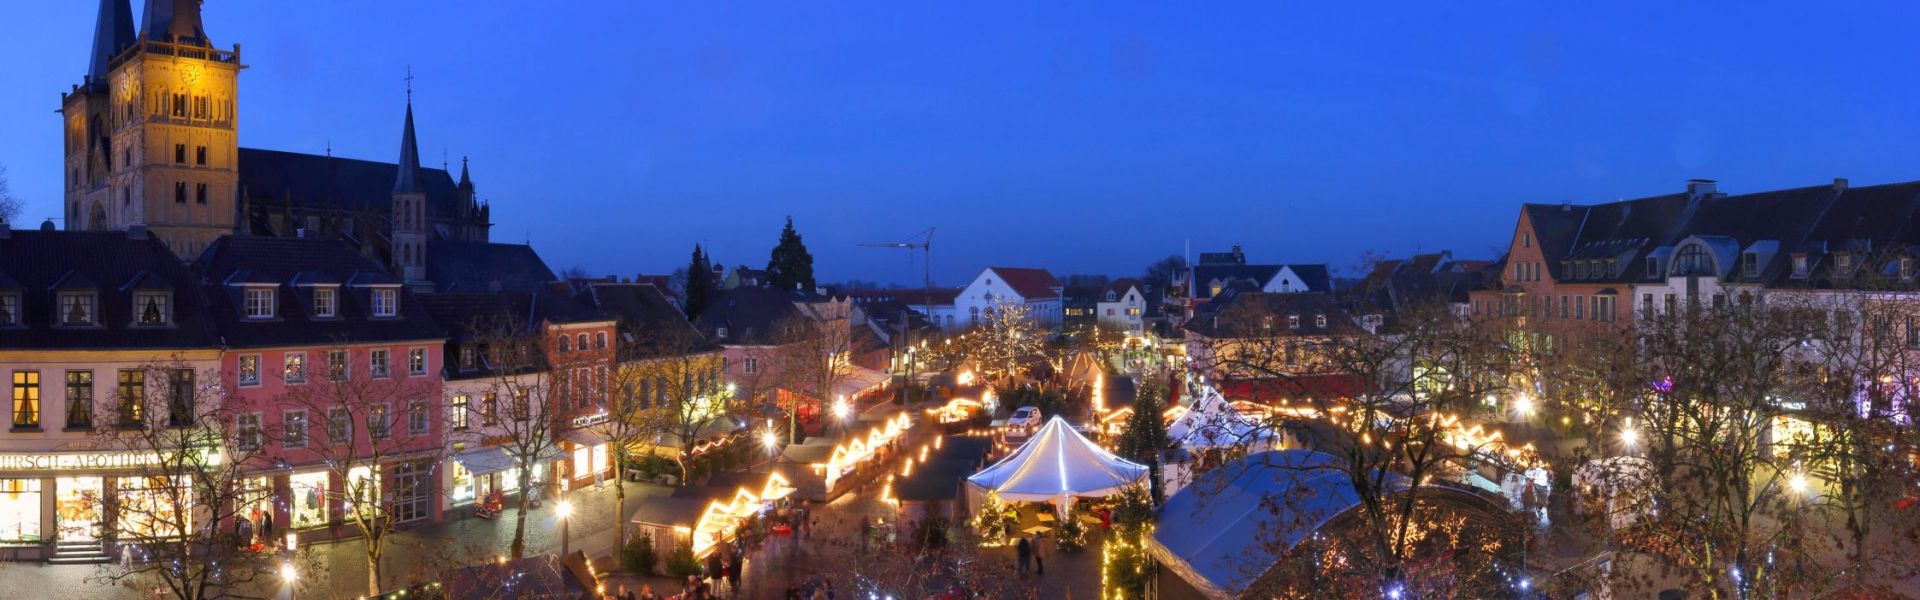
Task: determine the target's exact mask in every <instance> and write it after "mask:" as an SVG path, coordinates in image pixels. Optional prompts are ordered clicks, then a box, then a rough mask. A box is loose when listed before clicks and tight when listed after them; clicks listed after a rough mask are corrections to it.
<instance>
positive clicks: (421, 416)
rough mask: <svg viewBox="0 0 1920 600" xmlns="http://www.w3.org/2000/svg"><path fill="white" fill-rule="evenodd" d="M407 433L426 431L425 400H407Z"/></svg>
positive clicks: (420, 433) (419, 433) (422, 433)
mask: <svg viewBox="0 0 1920 600" xmlns="http://www.w3.org/2000/svg"><path fill="white" fill-rule="evenodd" d="M407 433H409V434H412V435H425V434H426V433H427V401H425V400H409V401H407Z"/></svg>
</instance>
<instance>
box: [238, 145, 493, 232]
mask: <svg viewBox="0 0 1920 600" xmlns="http://www.w3.org/2000/svg"><path fill="white" fill-rule="evenodd" d="M239 162H240V165H239V166H240V169H239V170H240V195H241V197H242V198H246V199H249V201H253V202H273V203H280V202H286V201H288V199H289V198H291V199H292V202H293V204H294V205H296V206H313V207H315V208H322V209H327V210H339V211H370V212H374V213H379V214H382V215H388V214H392V211H393V191H394V180H395V178H396V176H397V175H399V173H400V166H399V165H398V164H395V163H390V162H379V161H371V160H358V159H352V158H340V157H337V156H323V155H318V154H302V153H298V152H282V151H279V150H263V149H260V148H241V149H240V157H239ZM416 177H417V179H416V180H415V182H416V184H417V185H419V187H420V189H421V191H424V192H426V194H427V218H428V219H429V220H431V221H436V222H438V221H445V220H451V219H453V218H455V217H457V216H459V211H460V203H461V202H464V200H463V199H462V198H461V197H460V191H459V188H458V186H457V184H455V183H454V181H453V176H452V175H449V174H448V173H447V171H446V170H445V169H430V168H421V169H420V170H419V171H418V172H417V173H416Z"/></svg>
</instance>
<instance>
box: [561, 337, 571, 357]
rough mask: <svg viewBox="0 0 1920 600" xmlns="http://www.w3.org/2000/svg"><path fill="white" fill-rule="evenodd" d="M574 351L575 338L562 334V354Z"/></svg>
mask: <svg viewBox="0 0 1920 600" xmlns="http://www.w3.org/2000/svg"><path fill="white" fill-rule="evenodd" d="M572 351H573V337H572V336H568V335H565V334H562V335H561V336H560V353H561V354H566V353H568V352H572Z"/></svg>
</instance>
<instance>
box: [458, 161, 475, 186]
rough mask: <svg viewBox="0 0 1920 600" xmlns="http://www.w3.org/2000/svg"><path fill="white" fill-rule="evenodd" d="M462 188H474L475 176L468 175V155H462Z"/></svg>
mask: <svg viewBox="0 0 1920 600" xmlns="http://www.w3.org/2000/svg"><path fill="white" fill-rule="evenodd" d="M460 189H463V190H472V189H473V178H471V177H468V176H467V157H465V156H462V157H460Z"/></svg>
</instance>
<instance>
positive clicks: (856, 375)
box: [833, 365, 893, 398]
mask: <svg viewBox="0 0 1920 600" xmlns="http://www.w3.org/2000/svg"><path fill="white" fill-rule="evenodd" d="M892 378H893V377H892V376H891V375H888V374H886V373H884V372H881V371H875V370H873V369H869V368H866V367H862V366H860V365H848V366H847V374H845V375H842V376H840V380H839V381H836V382H834V384H833V394H834V397H835V398H838V397H841V396H846V397H848V398H852V397H855V396H859V395H861V394H865V393H867V392H870V391H873V390H877V389H880V388H882V387H885V386H886V385H887V381H888V380H891V379H892Z"/></svg>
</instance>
